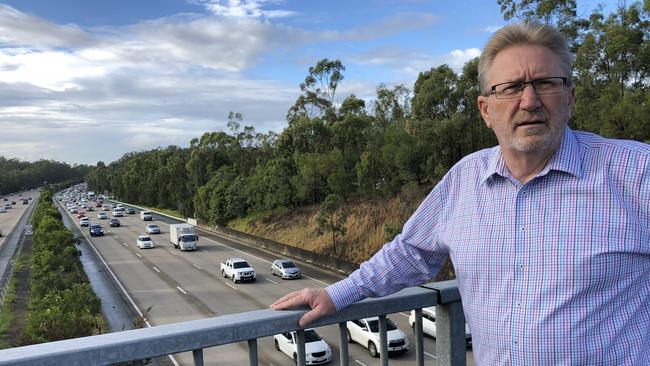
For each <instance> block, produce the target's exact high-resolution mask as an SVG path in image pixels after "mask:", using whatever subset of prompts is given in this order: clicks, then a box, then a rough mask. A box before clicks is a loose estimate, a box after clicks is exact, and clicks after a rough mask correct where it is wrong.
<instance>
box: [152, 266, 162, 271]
mask: <svg viewBox="0 0 650 366" xmlns="http://www.w3.org/2000/svg"><path fill="white" fill-rule="evenodd" d="M151 268H153V270H154V271H156V272H158V273H160V270H159V269H158V268H156V267H154V266H151Z"/></svg>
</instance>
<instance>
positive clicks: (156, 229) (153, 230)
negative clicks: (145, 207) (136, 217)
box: [145, 224, 160, 234]
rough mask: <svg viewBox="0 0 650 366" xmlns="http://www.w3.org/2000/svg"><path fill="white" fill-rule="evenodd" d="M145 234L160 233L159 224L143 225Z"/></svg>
mask: <svg viewBox="0 0 650 366" xmlns="http://www.w3.org/2000/svg"><path fill="white" fill-rule="evenodd" d="M145 231H146V232H147V234H160V226H158V225H156V224H149V225H147V226H146V227H145Z"/></svg>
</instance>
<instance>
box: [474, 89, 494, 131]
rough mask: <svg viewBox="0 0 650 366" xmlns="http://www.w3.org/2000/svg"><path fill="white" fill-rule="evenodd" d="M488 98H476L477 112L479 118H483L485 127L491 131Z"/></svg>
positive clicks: (480, 96)
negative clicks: (478, 112)
mask: <svg viewBox="0 0 650 366" xmlns="http://www.w3.org/2000/svg"><path fill="white" fill-rule="evenodd" d="M488 98H489V97H486V96H483V95H479V96H478V101H477V102H478V110H479V111H480V112H481V117H483V121H484V122H485V125H486V126H487V127H488V128H489V129H492V122H491V121H490V114H489V113H488V109H489V107H488Z"/></svg>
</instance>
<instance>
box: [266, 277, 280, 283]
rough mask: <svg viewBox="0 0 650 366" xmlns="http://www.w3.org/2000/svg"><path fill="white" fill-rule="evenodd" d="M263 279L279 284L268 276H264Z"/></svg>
mask: <svg viewBox="0 0 650 366" xmlns="http://www.w3.org/2000/svg"><path fill="white" fill-rule="evenodd" d="M264 279H265V280H267V281H269V282H273V283H275V284H276V285H279V283H277V282H275V281H273V280H272V279H270V278H266V277H264Z"/></svg>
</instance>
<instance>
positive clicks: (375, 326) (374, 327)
mask: <svg viewBox="0 0 650 366" xmlns="http://www.w3.org/2000/svg"><path fill="white" fill-rule="evenodd" d="M368 326H369V327H370V331H371V332H372V333H377V332H379V320H368ZM386 328H387V329H386V330H387V331H391V330H395V329H397V326H396V325H395V323H393V322H392V321H391V320H390V319H386Z"/></svg>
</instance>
